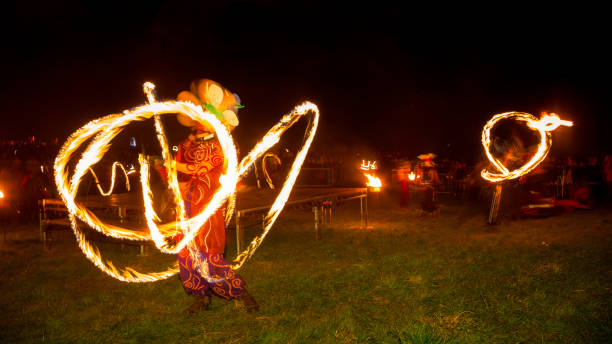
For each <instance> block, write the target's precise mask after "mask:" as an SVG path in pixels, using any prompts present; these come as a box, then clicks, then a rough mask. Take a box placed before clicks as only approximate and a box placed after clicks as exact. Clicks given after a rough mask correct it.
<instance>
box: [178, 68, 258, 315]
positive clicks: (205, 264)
mask: <svg viewBox="0 0 612 344" xmlns="http://www.w3.org/2000/svg"><path fill="white" fill-rule="evenodd" d="M178 100H179V101H184V102H190V103H192V104H194V105H199V106H201V107H202V109H204V110H205V111H208V112H209V113H212V114H214V115H215V116H216V117H217V119H219V120H220V121H221V123H223V124H224V125H225V126H226V127H227V128H228V129H229V130H232V129H233V128H235V127H236V126H237V125H238V117H237V116H236V113H237V111H238V109H239V108H241V107H242V105H240V99H239V98H238V95H236V94H233V93H231V92H229V90H227V89H225V88H223V86H221V85H220V84H218V83H216V82H214V81H212V80H208V79H200V80H196V81H194V82H192V83H191V86H190V90H189V91H182V92H181V93H179V94H178ZM177 120H178V121H179V123H181V124H182V125H184V126H187V127H190V128H192V130H194V133H193V135H190V136H189V138H188V139H187V140H185V141H183V142H182V143H181V144H180V145H179V149H178V153H177V155H176V169H177V171H178V179H179V188H180V190H181V194H182V196H183V200H184V202H185V211H186V213H187V216H188V217H193V216H194V215H196V214H198V213H199V212H201V211H202V210H203V209H204V208H205V207H206V205H207V204H208V203H209V202H210V200H211V199H212V197H213V196H214V193H215V192H216V191H217V190H218V189H219V187H220V186H221V185H220V182H219V177H220V176H221V174H222V173H223V171H224V163H225V157H224V155H223V149H222V148H221V146H220V144H219V141H218V140H217V138H216V137H215V135H214V128H213V127H212V125H210V124H209V123H206V122H196V121H194V120H193V119H191V118H189V117H187V116H184V115H181V114H179V115H178V116H177ZM179 237H180V235H179ZM175 239H180V238H175ZM224 250H225V207H224V206H221V207H220V208H219V209H218V210H217V211H216V212H215V213H214V214H213V215H212V216H211V217H210V218H209V219H208V220H207V221H206V223H204V225H203V226H202V228H200V230H199V232H198V234H197V236H196V237H195V240H194V242H193V243H190V244H189V245H187V247H186V248H184V249H183V250H181V251H180V252H179V254H178V262H179V268H180V276H181V281H182V283H183V287H184V288H185V290H186V291H187V293H188V294H191V295H193V296H194V297H195V301H194V303H193V304H192V305H191V306H190V307H189V308H188V309H187V311H189V312H192V313H193V312H195V311H198V310H200V309H208V305H209V303H210V296H211V293H215V294H216V295H218V296H220V297H222V298H224V299H228V300H229V299H232V298H236V299H239V300H240V301H242V302H243V303H244V305H245V306H246V309H247V311H249V312H254V311H257V309H258V308H259V306H258V305H257V302H255V299H254V298H253V297H252V296H251V295H250V294H249V292H248V291H247V290H246V283H245V282H244V280H243V279H242V278H241V277H240V276H239V275H238V274H236V272H235V271H234V270H232V268H231V266H230V264H229V263H228V262H227V261H225V260H224V259H223V252H224Z"/></svg>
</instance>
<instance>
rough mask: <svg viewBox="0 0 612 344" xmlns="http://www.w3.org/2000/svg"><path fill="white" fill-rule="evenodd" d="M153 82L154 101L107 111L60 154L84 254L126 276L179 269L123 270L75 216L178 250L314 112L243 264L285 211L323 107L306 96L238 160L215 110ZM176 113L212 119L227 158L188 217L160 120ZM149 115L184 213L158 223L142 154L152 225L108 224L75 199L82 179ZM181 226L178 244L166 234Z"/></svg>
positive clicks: (140, 278)
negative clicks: (166, 96) (162, 98)
mask: <svg viewBox="0 0 612 344" xmlns="http://www.w3.org/2000/svg"><path fill="white" fill-rule="evenodd" d="M154 87H155V86H154V85H153V84H151V83H145V85H144V91H145V93H146V95H147V99H148V101H149V104H148V105H144V106H140V107H137V108H135V109H133V110H127V111H124V112H123V114H113V115H108V116H106V117H102V118H99V119H96V120H93V121H91V122H89V123H87V124H85V125H84V126H83V127H81V128H80V129H79V130H77V131H76V132H75V133H73V134H72V135H71V136H70V137H69V138H68V140H67V141H66V142H65V143H64V145H63V147H62V149H61V150H60V152H59V154H58V156H57V157H56V159H55V166H54V167H55V182H56V184H57V187H58V191H59V193H60V196H61V197H62V200H63V201H64V203H65V204H66V207H67V208H68V211H69V218H70V221H71V224H72V229H73V232H74V234H75V236H76V238H77V242H78V245H79V247H80V248H81V250H82V251H83V253H84V254H85V256H86V257H87V258H88V259H89V260H91V261H92V262H93V263H94V264H95V265H96V266H97V267H98V268H100V269H101V270H102V271H104V272H105V273H107V274H109V275H110V276H112V277H114V278H117V279H119V280H122V281H126V282H152V281H156V280H160V279H165V278H168V277H170V276H172V275H174V274H175V273H177V272H178V266H176V265H174V266H173V267H170V268H169V269H167V270H166V271H163V272H154V273H140V272H138V271H136V270H134V269H132V268H129V267H127V268H125V269H123V270H120V269H117V268H115V267H114V265H113V264H112V262H110V261H104V260H102V258H101V256H100V252H99V251H98V249H97V248H96V247H95V246H93V245H91V244H90V243H89V242H88V241H87V239H86V237H85V235H84V234H83V232H82V231H81V230H80V229H79V226H78V224H77V221H76V219H77V218H78V219H79V220H81V221H83V222H85V223H86V224H87V225H89V226H90V227H92V228H93V229H95V230H96V231H99V232H101V233H103V234H105V235H107V236H111V237H114V238H118V239H125V240H140V241H142V240H153V242H154V243H155V245H156V246H157V248H158V249H159V250H160V251H161V252H164V253H170V254H175V253H177V252H179V251H180V250H181V249H183V248H184V247H185V246H187V245H188V244H190V243H191V242H192V240H193V239H194V237H195V236H196V235H197V232H198V230H199V229H200V228H201V227H202V225H203V224H204V223H205V222H206V221H207V220H208V218H209V217H210V216H211V215H212V214H214V213H215V212H216V210H217V209H218V208H219V207H221V206H222V205H223V204H225V202H226V201H227V204H228V209H227V216H226V221H228V220H229V219H230V218H231V216H232V212H233V210H234V204H235V202H234V194H235V191H236V184H237V182H238V181H239V180H240V179H241V178H243V177H244V176H245V175H246V174H247V172H248V171H249V169H250V167H251V166H252V165H253V163H255V162H256V161H257V159H258V158H259V157H261V156H262V155H264V154H265V153H266V151H268V150H269V149H270V148H271V147H273V146H274V145H275V144H276V143H277V142H278V141H279V140H280V137H281V135H282V134H283V133H284V132H285V131H286V130H287V129H289V128H290V127H291V126H292V125H293V124H295V123H296V122H297V121H298V120H299V119H300V118H302V117H306V115H308V114H310V116H311V120H310V121H309V122H308V125H307V128H306V136H305V140H304V144H303V146H302V147H301V149H300V150H299V151H298V153H297V155H296V158H295V160H294V162H293V164H292V166H291V170H290V172H289V175H288V176H287V179H286V180H285V183H284V184H283V186H282V188H281V191H280V193H279V195H278V196H277V198H276V200H275V201H274V203H273V205H272V207H271V209H270V210H269V212H268V214H267V216H266V217H265V219H264V230H263V232H262V233H261V235H260V236H258V237H255V239H253V240H252V241H251V244H250V245H249V246H248V247H247V248H246V249H245V250H244V251H243V252H242V253H240V254H239V255H238V256H237V257H236V259H235V260H234V262H233V265H232V268H234V269H238V268H240V267H241V266H242V264H244V262H245V261H246V260H247V259H248V258H249V257H251V256H252V255H253V253H254V252H255V250H256V249H257V248H258V247H259V245H260V244H261V242H262V241H263V240H264V238H265V237H266V235H267V234H268V232H269V231H270V228H271V227H272V225H273V224H274V222H275V221H276V219H277V218H278V216H279V215H280V212H281V210H282V209H283V207H284V205H285V203H286V201H287V199H288V197H289V193H290V192H291V189H292V188H293V185H294V184H295V181H296V179H297V175H298V173H299V172H300V168H301V166H302V164H303V163H304V160H305V158H306V154H307V152H308V149H309V148H310V145H311V144H312V141H313V139H314V136H315V133H316V129H317V126H318V123H319V109H318V108H317V106H316V105H314V104H312V103H310V102H305V103H303V104H301V105H299V106H297V107H295V108H294V109H293V111H291V113H289V114H288V115H285V116H283V118H282V119H281V120H280V121H279V122H278V123H277V124H276V125H275V126H274V127H272V129H270V130H269V131H268V133H266V135H265V136H264V137H263V139H262V140H261V141H260V142H258V143H257V144H256V145H255V147H254V148H253V150H252V151H251V152H249V154H248V155H247V156H246V157H245V158H244V159H243V160H242V161H241V162H240V163H238V161H237V154H236V147H235V146H234V142H233V139H232V136H231V135H230V133H229V132H228V130H227V129H226V127H225V126H224V125H223V124H222V123H221V122H220V121H219V120H218V119H217V118H216V117H215V115H214V114H211V113H210V112H205V111H203V110H202V108H201V107H199V106H196V105H193V104H191V103H188V102H175V101H167V102H156V100H155V98H154V95H153V89H154ZM177 113H179V114H183V115H186V116H188V117H190V118H191V119H193V120H195V121H197V122H200V123H208V124H210V125H211V126H212V127H213V128H214V129H215V132H216V135H217V137H218V139H219V143H220V145H221V147H222V150H223V153H224V156H225V158H226V170H225V174H223V175H221V177H220V183H221V187H220V188H219V189H218V190H217V192H216V193H215V194H214V195H213V197H212V199H211V201H210V203H209V204H208V205H207V206H206V207H205V208H204V209H203V210H202V211H201V212H200V213H199V214H197V215H195V216H193V217H192V218H189V219H187V218H185V211H184V204H183V201H182V199H181V194H180V191H179V188H178V181H177V180H178V179H177V175H176V164H175V161H174V160H173V159H172V158H171V155H170V153H169V146H168V142H167V139H166V135H165V132H164V128H163V126H162V123H161V121H160V120H159V116H161V115H167V114H177ZM150 118H154V120H155V129H156V132H157V138H158V140H159V142H160V145H161V148H162V156H163V158H164V162H165V166H166V167H167V169H168V181H169V186H170V189H171V190H172V191H173V193H174V196H175V201H176V204H177V208H178V209H177V213H178V214H179V215H180V219H179V221H176V222H171V223H166V224H162V225H159V226H158V223H159V222H160V220H159V218H158V216H157V214H156V213H155V210H154V208H153V199H152V192H151V189H150V186H149V163H148V161H147V159H145V158H144V157H142V156H141V157H140V159H139V161H140V181H141V184H142V192H143V196H144V207H145V217H146V222H147V228H145V229H135V230H134V229H127V228H122V227H118V226H114V225H110V224H106V223H104V222H102V221H100V219H98V217H97V216H96V215H94V214H93V213H92V212H91V211H90V210H89V209H86V208H85V207H84V206H83V205H82V204H80V203H78V202H76V201H75V196H76V194H77V191H78V188H79V184H80V182H81V179H82V177H83V176H84V174H85V173H87V171H88V170H89V169H90V168H91V166H93V165H94V164H96V163H98V162H99V161H100V160H101V159H102V157H103V156H104V154H105V153H106V151H108V149H109V148H110V145H111V140H112V139H113V138H115V136H117V135H118V134H119V133H120V132H121V130H123V128H124V127H125V126H126V125H128V124H129V123H131V122H133V121H141V120H145V119H150ZM85 142H89V145H88V146H87V148H86V149H85V150H84V151H83V153H82V154H81V159H80V160H79V161H78V163H77V164H76V167H75V168H74V171H73V172H72V176H71V177H70V178H69V176H68V174H69V171H68V169H67V165H68V163H69V161H70V160H71V159H72V158H73V156H74V155H75V154H76V152H77V151H78V150H79V147H80V146H81V145H82V144H83V143H85ZM147 229H148V230H147ZM179 229H180V230H181V231H182V232H183V234H184V235H183V238H182V239H181V241H179V242H178V243H177V244H176V245H174V246H170V245H168V244H167V242H166V239H167V238H169V237H172V236H174V235H175V234H176V233H177V232H178V230H179Z"/></svg>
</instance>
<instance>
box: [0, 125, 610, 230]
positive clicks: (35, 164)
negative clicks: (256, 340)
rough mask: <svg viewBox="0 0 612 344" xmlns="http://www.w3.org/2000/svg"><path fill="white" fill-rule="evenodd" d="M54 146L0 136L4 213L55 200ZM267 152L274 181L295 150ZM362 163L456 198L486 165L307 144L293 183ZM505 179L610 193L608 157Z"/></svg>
mask: <svg viewBox="0 0 612 344" xmlns="http://www.w3.org/2000/svg"><path fill="white" fill-rule="evenodd" d="M134 149H135V148H134ZM58 150H59V145H58V143H57V142H43V141H40V140H37V139H36V138H35V137H30V138H28V139H26V140H19V141H17V140H11V141H1V142H0V192H2V194H1V195H4V197H3V198H1V199H0V201H2V202H3V204H4V206H3V207H2V208H0V209H2V211H3V213H4V214H6V213H7V212H11V211H12V212H13V213H15V214H17V215H18V216H19V217H21V218H23V219H27V220H30V221H35V220H36V219H37V216H38V203H37V201H38V200H39V199H42V198H57V191H56V187H55V184H54V182H53V171H52V169H53V161H54V159H55V156H56V155H57V153H58ZM272 153H274V154H275V155H276V156H277V157H278V158H279V160H280V161H281V164H280V166H275V164H276V165H278V164H277V163H276V162H275V161H269V162H268V163H269V165H268V169H269V170H270V171H271V172H272V178H273V179H274V180H275V183H280V182H282V179H283V177H282V175H284V174H286V172H287V169H288V167H289V166H290V165H291V164H292V162H293V160H294V158H295V153H294V152H291V151H289V150H288V149H278V150H276V151H275V152H272ZM117 154H119V155H120V156H113V157H112V158H113V159H115V160H119V161H122V162H127V163H130V162H132V163H134V162H135V160H134V156H137V152H132V151H131V150H121V151H120V152H119V153H117ZM126 154H127V155H126ZM128 155H129V156H128ZM127 160H130V161H127ZM364 161H370V162H373V161H377V168H378V170H377V171H376V174H378V175H379V176H380V177H381V178H382V179H383V180H384V183H385V184H386V185H385V186H386V187H387V188H388V189H395V190H400V191H401V190H402V188H404V189H405V188H407V187H408V186H411V187H416V186H417V184H419V182H420V181H418V180H417V181H414V182H412V181H410V182H407V183H403V181H402V178H405V177H406V176H407V173H409V172H415V173H417V174H419V175H422V176H423V177H426V179H427V180H428V181H427V183H426V184H428V185H431V187H432V189H433V190H434V191H438V192H441V193H450V194H452V195H453V196H454V197H456V198H460V199H464V200H470V199H471V200H483V201H484V200H486V199H487V198H488V197H489V195H490V191H491V188H492V186H491V184H490V183H488V182H486V181H485V180H483V178H482V177H481V176H480V172H481V171H482V170H483V169H484V168H486V167H487V166H488V161H487V160H485V159H484V158H483V159H481V160H480V161H473V162H466V161H460V160H457V159H451V158H449V157H435V158H433V159H432V160H431V161H430V162H429V163H427V164H426V163H425V161H424V160H422V159H419V158H418V157H411V156H405V155H403V154H400V153H386V154H377V153H369V154H364V153H361V152H351V151H350V150H345V151H340V150H335V151H334V150H331V149H329V150H327V149H313V150H311V151H310V152H309V153H308V155H307V157H306V160H305V162H304V166H303V169H302V173H301V175H300V178H301V179H298V185H299V184H300V180H301V183H302V184H312V183H314V184H317V183H319V184H325V185H327V186H335V187H356V186H357V187H363V185H364V178H363V174H362V173H361V172H360V171H359V167H360V164H362V162H364ZM101 169H104V168H103V167H101ZM308 178H310V179H308ZM402 183H403V184H402ZM410 183H412V184H410ZM262 184H263V183H262ZM421 184H422V183H421ZM508 185H518V186H520V188H515V189H521V190H523V191H524V193H523V194H524V195H525V194H526V195H530V196H529V197H532V198H533V195H537V196H538V197H540V198H548V199H552V198H554V199H557V200H571V201H575V202H576V203H575V204H580V205H584V206H585V207H589V208H590V207H593V206H596V205H597V204H598V203H600V202H604V201H610V200H611V198H612V155H600V156H587V157H579V158H575V157H564V158H559V157H554V156H549V157H548V158H547V159H546V160H544V162H542V163H541V164H540V165H539V166H538V167H537V168H536V169H535V170H534V171H532V172H531V173H529V174H528V175H527V176H526V177H523V178H520V179H518V180H515V181H511V182H509V183H508ZM404 201H406V200H405V199H404ZM521 202H523V203H525V202H533V200H522V201H521ZM559 204H561V202H559ZM566 204H574V203H566Z"/></svg>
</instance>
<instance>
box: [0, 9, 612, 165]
mask: <svg viewBox="0 0 612 344" xmlns="http://www.w3.org/2000/svg"><path fill="white" fill-rule="evenodd" d="M289 3H291V5H287V4H289ZM356 3H357V2H355V4H356ZM281 4H282V3H281ZM281 4H278V3H276V2H272V1H265V2H244V1H243V2H215V5H211V4H210V3H209V2H207V1H201V2H196V3H179V2H169V1H167V2H161V3H160V2H157V3H156V2H146V3H142V5H140V6H138V5H129V6H128V2H127V1H126V2H125V3H124V4H123V5H122V6H114V7H110V6H108V5H104V6H105V7H102V2H95V3H94V4H78V5H77V4H70V5H67V4H62V3H61V2H44V3H40V4H34V3H31V2H23V5H19V6H20V7H18V8H16V9H14V13H13V12H11V11H9V12H10V14H12V20H11V21H10V22H9V23H8V27H6V28H5V29H4V31H5V32H8V33H9V34H8V35H7V36H8V37H7V39H6V40H5V44H6V46H5V49H4V51H5V54H4V58H5V59H6V62H5V63H4V66H5V68H6V70H5V71H4V73H3V74H4V82H3V83H2V84H3V85H2V90H1V94H2V101H3V104H4V107H3V110H2V112H3V113H2V116H3V119H5V121H4V125H2V129H1V131H0V139H6V138H23V137H26V136H29V135H36V136H38V137H42V138H46V139H50V138H54V137H58V138H59V139H60V140H62V141H63V140H64V139H65V138H66V137H67V136H68V135H69V134H70V133H71V132H72V131H74V130H76V129H77V128H78V127H80V126H81V125H83V124H84V123H85V122H86V121H89V120H91V119H93V118H96V117H99V116H102V115H105V114H109V113H117V112H120V111H122V110H124V109H129V108H131V107H134V106H137V105H140V104H143V103H144V101H145V98H144V96H143V94H142V88H141V85H142V83H143V82H144V81H147V80H150V81H153V82H154V83H155V84H156V85H157V90H158V91H157V92H158V98H161V99H169V98H174V97H175V96H176V94H177V93H178V92H179V91H181V90H183V89H186V88H187V87H188V85H189V82H190V81H191V80H193V79H195V78H200V77H207V78H211V79H214V80H216V81H219V82H220V83H221V84H223V85H224V86H226V87H228V88H229V89H230V90H232V91H234V92H237V93H238V94H239V95H240V96H241V98H242V101H243V103H244V105H246V108H245V109H243V110H241V113H240V120H241V125H240V127H239V128H238V129H237V130H236V132H235V133H236V134H235V135H236V136H237V137H238V141H239V143H241V142H242V144H243V145H245V146H250V145H251V144H252V143H253V142H254V140H255V139H256V138H259V137H260V136H261V135H263V132H264V131H265V130H266V129H267V128H269V127H271V126H272V125H273V124H274V123H275V122H276V120H278V119H279V118H280V117H281V115H282V114H283V113H285V112H287V111H289V110H290V109H291V108H293V106H295V105H297V104H298V103H299V102H301V101H303V100H307V99H309V100H312V101H313V102H315V103H317V104H318V105H319V107H320V109H321V113H322V122H321V126H320V133H319V136H318V137H317V140H316V141H317V143H318V145H319V146H323V145H327V144H330V143H338V142H342V143H344V144H351V143H353V142H358V141H359V142H360V143H361V144H362V145H364V146H367V147H370V148H371V149H374V150H379V151H404V152H407V153H409V154H418V153H423V152H429V151H434V152H438V153H442V154H444V153H445V152H446V153H448V154H456V155H458V156H462V157H470V156H477V155H479V154H481V151H482V149H481V147H480V142H479V140H480V130H481V128H482V126H483V125H484V123H485V122H486V121H487V120H488V119H489V118H490V117H491V116H492V115H494V114H496V113H499V112H504V111H510V110H516V111H525V112H530V113H533V114H535V115H539V113H540V112H541V111H552V112H557V113H559V114H560V115H561V116H562V117H563V118H565V119H570V120H573V121H574V122H575V126H574V127H573V128H571V129H560V131H563V132H559V133H555V134H554V135H555V137H556V138H557V139H556V140H555V139H553V152H555V151H556V153H557V154H584V153H586V152H591V151H594V150H597V152H609V151H610V148H611V145H610V144H609V142H610V140H609V139H608V136H609V134H608V128H609V127H610V125H612V120H611V119H610V110H611V107H610V105H609V102H608V89H609V87H607V84H608V82H609V80H610V77H611V76H612V73H611V67H610V61H612V59H611V57H612V56H611V54H610V53H609V52H607V50H608V49H607V48H608V47H607V46H608V45H609V39H608V38H607V35H608V31H609V27H608V25H607V24H605V23H606V22H607V21H608V20H607V19H606V18H604V17H603V16H604V15H605V13H606V12H605V11H603V10H602V9H601V8H599V9H598V8H595V7H593V8H580V7H577V5H575V4H574V5H572V6H573V7H567V8H560V7H559V6H560V5H559V4H558V3H555V4H554V5H550V6H549V7H545V6H541V7H539V8H536V7H534V6H533V5H530V6H527V5H525V6H519V5H510V4H508V5H506V7H505V8H504V7H500V8H494V7H482V8H478V7H475V6H474V7H472V8H468V7H454V8H448V7H445V6H444V5H442V4H435V5H432V6H431V8H423V7H417V6H414V5H406V6H404V7H391V6H389V5H384V2H377V3H368V4H367V6H368V7H359V6H358V5H355V4H352V5H351V4H345V5H342V6H341V5H337V6H335V7H334V8H332V7H330V6H328V5H326V6H323V5H319V4H317V3H316V2H309V3H307V4H297V5H296V2H287V4H285V5H281ZM6 47H8V49H7V48H6ZM449 147H450V148H449Z"/></svg>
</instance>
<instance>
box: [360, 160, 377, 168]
mask: <svg viewBox="0 0 612 344" xmlns="http://www.w3.org/2000/svg"><path fill="white" fill-rule="evenodd" d="M359 168H360V169H362V170H364V171H370V170H375V169H377V167H376V161H373V162H372V161H370V160H368V162H367V163H366V161H365V160H361V166H360V167H359Z"/></svg>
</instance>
